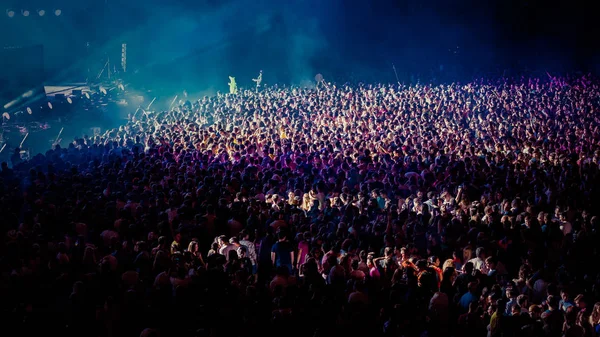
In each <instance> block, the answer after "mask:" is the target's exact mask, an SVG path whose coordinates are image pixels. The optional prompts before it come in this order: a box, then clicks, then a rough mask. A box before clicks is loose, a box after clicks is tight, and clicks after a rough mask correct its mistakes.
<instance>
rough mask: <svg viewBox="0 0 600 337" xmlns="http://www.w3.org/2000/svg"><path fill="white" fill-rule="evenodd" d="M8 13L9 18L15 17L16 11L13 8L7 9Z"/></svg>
mask: <svg viewBox="0 0 600 337" xmlns="http://www.w3.org/2000/svg"><path fill="white" fill-rule="evenodd" d="M6 15H8V17H9V18H13V17H15V11H14V10H12V9H7V10H6Z"/></svg>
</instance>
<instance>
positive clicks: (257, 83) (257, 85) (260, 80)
mask: <svg viewBox="0 0 600 337" xmlns="http://www.w3.org/2000/svg"><path fill="white" fill-rule="evenodd" d="M252 80H253V81H254V82H256V91H258V89H259V88H260V83H261V82H262V70H261V71H260V72H259V73H258V77H257V78H253V79H252Z"/></svg>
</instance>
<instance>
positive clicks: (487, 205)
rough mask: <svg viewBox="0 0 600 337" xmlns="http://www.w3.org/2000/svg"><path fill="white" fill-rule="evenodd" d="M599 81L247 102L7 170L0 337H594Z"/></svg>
mask: <svg viewBox="0 0 600 337" xmlns="http://www.w3.org/2000/svg"><path fill="white" fill-rule="evenodd" d="M599 84H600V82H598V81H597V80H596V79H594V78H592V77H590V76H588V77H582V78H577V79H571V80H569V81H566V80H558V79H553V80H551V81H542V80H539V79H535V78H527V79H520V80H516V81H506V80H504V81H498V82H483V81H481V82H477V83H475V82H474V83H468V84H456V83H455V84H448V85H439V86H427V85H414V86H405V85H383V84H378V85H372V86H364V85H358V86H347V85H343V86H335V85H329V86H327V87H323V86H321V87H320V88H316V89H315V88H313V89H301V88H287V89H285V88H264V89H262V90H260V91H242V90H240V92H239V94H237V95H218V96H215V97H205V98H203V99H201V100H199V101H196V102H194V103H191V102H186V104H183V105H181V106H178V107H176V108H175V109H173V110H171V111H164V112H146V111H143V112H141V113H139V112H138V113H136V114H135V115H133V116H132V117H131V118H130V120H129V122H128V123H127V124H126V125H123V126H122V127H120V128H119V129H115V130H110V131H109V132H107V133H105V134H104V136H97V137H87V136H86V137H83V138H80V139H76V140H74V141H73V142H72V143H71V144H68V146H67V147H65V148H61V147H58V146H57V147H56V148H54V149H51V150H49V151H47V152H46V153H45V154H40V155H37V156H35V157H33V158H32V159H31V160H29V161H27V162H20V160H19V158H18V157H14V162H13V163H12V165H8V164H7V163H3V164H2V167H1V172H0V175H1V183H0V198H1V199H0V208H1V209H0V226H1V229H0V230H1V232H2V233H3V235H4V237H3V240H2V243H1V244H0V272H1V273H2V274H1V278H0V296H1V298H2V301H0V307H1V309H0V310H1V315H2V317H3V319H5V320H6V323H5V324H4V325H3V329H5V331H13V332H18V333H19V334H21V335H23V334H25V335H36V336H37V335H40V334H47V333H50V332H51V333H52V334H54V333H56V334H60V335H66V336H111V337H112V336H115V337H116V336H140V335H141V336H145V337H150V336H160V337H165V336H257V335H261V336H367V335H368V336H406V337H410V336H440V337H443V336H457V337H458V336H474V337H475V336H492V337H498V336H505V337H508V336H515V337H517V336H531V337H533V336H548V337H549V336H557V337H558V336H584V337H596V336H599V335H600V269H599V268H598V263H597V258H598V253H599V252H598V248H597V247H598V244H597V242H598V239H599V237H598V230H599V228H598V226H599V221H598V215H600V214H599V213H598V209H597V208H596V207H597V205H598V202H599V201H600V195H599V193H600V189H598V188H597V187H596V186H598V184H599V183H600V170H599V166H598V165H599V157H600V130H599V129H598V128H599V127H600V119H599V117H600V114H599V109H600V88H599Z"/></svg>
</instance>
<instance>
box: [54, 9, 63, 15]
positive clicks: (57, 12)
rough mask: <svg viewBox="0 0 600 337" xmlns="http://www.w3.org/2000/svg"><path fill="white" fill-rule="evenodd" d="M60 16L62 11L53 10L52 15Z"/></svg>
mask: <svg viewBox="0 0 600 337" xmlns="http://www.w3.org/2000/svg"><path fill="white" fill-rule="evenodd" d="M61 14H62V11H61V10H60V9H55V10H54V15H56V16H60V15H61Z"/></svg>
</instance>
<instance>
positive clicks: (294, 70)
mask: <svg viewBox="0 0 600 337" xmlns="http://www.w3.org/2000/svg"><path fill="white" fill-rule="evenodd" d="M292 34H293V35H292V36H291V38H290V44H291V46H290V50H289V53H288V61H287V62H288V67H289V69H290V73H291V74H290V75H291V76H290V81H291V83H292V84H306V83H307V82H312V81H313V78H314V77H315V75H316V74H317V73H318V72H319V69H315V66H314V64H315V61H316V60H317V59H318V58H319V57H320V56H321V55H322V54H323V53H325V52H326V48H327V46H328V43H327V40H326V38H325V37H324V35H323V34H322V32H321V31H320V29H319V26H318V23H317V20H316V19H311V20H308V21H305V22H304V25H303V26H299V28H298V31H296V32H292Z"/></svg>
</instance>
